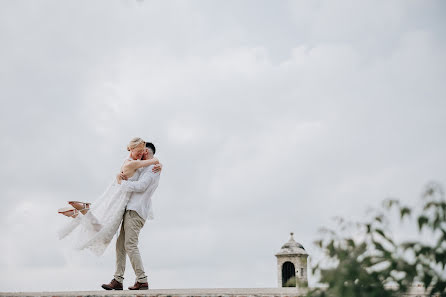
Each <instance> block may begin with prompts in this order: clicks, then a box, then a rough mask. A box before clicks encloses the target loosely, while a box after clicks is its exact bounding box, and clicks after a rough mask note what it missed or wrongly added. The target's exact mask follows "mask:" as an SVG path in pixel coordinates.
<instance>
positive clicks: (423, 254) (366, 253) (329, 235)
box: [307, 183, 446, 297]
mask: <svg viewBox="0 0 446 297" xmlns="http://www.w3.org/2000/svg"><path fill="white" fill-rule="evenodd" d="M395 213H397V215H398V220H399V221H401V222H402V223H405V225H407V224H408V226H409V227H410V226H415V227H414V228H416V229H417V230H415V232H416V233H417V234H418V235H419V236H418V237H417V240H411V241H402V242H397V240H396V239H395V237H394V236H392V233H391V231H390V230H389V222H390V221H391V219H392V218H394V216H395ZM337 226H338V229H337V231H335V230H333V229H325V230H323V231H324V233H325V234H326V236H324V239H321V240H318V241H316V245H317V246H318V247H319V248H320V249H321V251H322V252H323V254H324V257H325V259H324V260H321V261H320V262H319V263H318V264H317V265H316V266H315V267H314V268H313V274H315V275H317V276H319V283H320V284H321V285H322V287H318V288H314V289H312V290H309V291H308V295H307V296H309V297H310V296H311V297H391V296H401V295H404V293H406V292H407V291H408V290H409V289H410V287H411V286H412V285H414V284H415V283H420V284H423V285H424V287H425V288H427V293H428V294H429V296H441V297H446V275H445V274H446V273H445V271H446V270H445V268H446V201H445V198H444V192H443V190H442V188H441V186H440V185H439V184H436V183H431V184H429V185H428V186H427V187H426V189H425V191H424V193H423V195H422V199H421V203H420V205H419V206H417V207H409V206H406V205H402V203H401V202H400V201H399V200H392V199H388V200H385V201H383V204H382V207H381V208H380V209H378V210H375V212H374V213H373V216H372V217H371V218H370V219H368V220H366V222H362V223H354V224H353V223H347V222H345V221H344V220H342V219H338V225H337ZM345 230H354V233H353V235H352V233H350V235H341V234H343V233H345ZM426 238H428V240H426ZM423 239H424V240H423Z"/></svg>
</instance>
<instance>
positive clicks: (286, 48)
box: [0, 0, 446, 291]
mask: <svg viewBox="0 0 446 297" xmlns="http://www.w3.org/2000/svg"><path fill="white" fill-rule="evenodd" d="M445 14H446V2H444V1H441V0H439V1H429V0H428V1H407V0H401V1H388V0H382V1H375V0H373V1H354V0H350V1H348V0H346V1H330V0H327V1H259V0H255V1H254V0H253V1H228V0H225V1H204V0H203V1H149V0H145V1H142V0H140V1H137V0H103V1H56V0H54V1H44V0H40V1H19V0H18V1H1V2H0V40H1V46H0V65H1V67H0V98H1V109H0V122H1V126H0V129H1V138H0V156H1V157H0V164H1V172H0V174H1V179H0V180H1V181H0V185H1V187H0V191H1V194H0V195H1V203H2V215H1V216H0V233H1V234H2V236H1V245H0V246H1V253H0V267H1V270H2V273H1V278H0V291H39V290H40V291H41V290H45V291H53V290H96V289H100V284H102V283H106V282H109V281H110V280H111V279H112V276H113V273H114V268H115V266H114V265H115V255H114V243H115V240H113V241H112V244H111V245H110V246H109V248H108V249H107V251H106V252H105V254H104V255H103V256H102V257H99V258H98V257H96V256H94V255H92V254H90V253H89V252H88V251H83V252H76V251H72V250H71V249H70V245H69V244H68V243H66V242H64V241H59V240H58V239H57V235H56V231H57V229H58V227H60V226H61V225H62V224H64V223H65V222H66V221H67V220H68V218H66V217H63V216H61V215H58V214H57V212H56V211H57V209H58V208H60V207H63V206H65V205H66V201H68V200H81V201H84V200H86V201H94V200H95V199H96V198H97V197H98V196H99V195H100V194H101V193H102V191H103V190H105V188H106V186H107V185H108V184H109V182H110V181H111V180H112V179H113V177H114V175H115V173H116V172H117V171H118V170H119V168H120V166H121V164H122V161H123V159H124V158H125V157H126V156H127V151H126V145H127V143H128V141H129V140H130V139H131V138H132V137H135V136H139V137H142V138H144V139H145V140H147V141H152V142H154V143H155V145H156V146H157V149H158V151H157V155H158V157H159V158H160V160H161V162H162V163H163V164H164V169H163V172H162V174H161V180H160V185H159V187H158V190H157V191H156V193H155V195H154V197H153V204H154V213H155V220H153V221H147V222H146V224H145V226H144V228H143V229H142V231H141V235H140V251H141V253H142V257H143V261H144V265H145V270H146V273H147V275H148V277H149V283H150V285H151V287H152V288H194V287H276V286H277V277H276V275H277V271H276V258H275V256H274V254H275V253H276V252H278V251H279V249H280V247H281V246H282V244H283V243H284V242H286V241H287V240H288V238H289V232H294V233H295V236H294V237H295V239H296V241H298V242H300V243H301V244H303V246H304V247H305V248H306V250H307V251H308V253H309V254H310V257H312V259H311V261H315V260H316V259H317V256H315V255H317V250H316V248H315V246H314V245H313V241H314V240H316V239H318V238H319V237H320V234H318V229H319V228H320V227H322V226H333V222H332V220H331V218H332V217H334V216H338V215H339V216H344V217H345V218H347V219H350V220H356V219H361V217H362V216H363V215H364V214H365V212H366V210H367V208H369V207H377V206H379V203H380V201H381V200H383V199H385V198H388V197H397V198H400V199H401V200H403V201H404V202H406V203H415V202H416V201H417V200H418V199H419V196H420V193H421V191H422V189H423V187H424V185H425V184H426V183H427V182H429V181H431V180H435V181H438V182H440V183H442V184H443V185H445V184H446V157H445V155H446V154H445V152H446V137H445V132H446V131H445V130H446V129H445V128H446V100H445V99H446V84H445V78H446V18H445ZM315 258H316V259H315ZM125 277H126V279H125V281H124V286H126V287H127V286H129V285H132V284H133V282H134V272H133V270H132V268H131V266H130V263H128V264H127V271H126V275H125ZM313 281H314V280H310V283H312V282H313Z"/></svg>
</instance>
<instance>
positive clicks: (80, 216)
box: [58, 137, 162, 290]
mask: <svg viewBox="0 0 446 297" xmlns="http://www.w3.org/2000/svg"><path fill="white" fill-rule="evenodd" d="M127 150H128V151H129V152H130V155H129V156H128V158H126V159H125V160H124V163H123V165H122V167H121V171H120V172H119V173H118V174H117V176H116V180H113V182H112V183H111V184H110V185H109V186H108V187H107V189H106V190H105V192H104V194H102V196H100V197H99V199H97V200H96V201H94V202H93V203H89V202H81V201H68V203H69V204H70V206H68V207H64V208H61V209H59V211H58V212H59V213H61V214H63V215H65V216H67V217H71V218H73V219H72V220H71V221H70V222H69V223H68V224H67V225H65V226H64V227H63V228H62V229H60V230H59V238H60V239H62V238H66V237H68V238H72V239H73V242H74V244H75V247H76V249H78V250H82V249H89V250H91V251H92V252H93V253H95V254H96V255H98V256H100V255H102V254H103V253H104V251H105V249H106V248H107V246H108V245H109V243H110V241H111V240H112V238H113V236H114V235H115V234H116V233H117V231H118V229H119V225H120V224H121V230H120V232H119V236H118V239H117V241H116V272H115V275H114V278H113V279H112V281H111V282H110V283H109V284H103V285H102V288H104V289H106V290H122V289H123V285H122V283H123V280H124V270H125V264H126V255H128V256H129V259H130V262H131V264H132V267H133V270H134V271H135V274H136V281H135V284H134V285H133V286H132V287H129V289H130V290H147V289H148V288H149V285H148V282H147V276H146V275H145V273H144V267H143V263H142V259H141V255H140V253H139V249H138V237H139V232H140V231H141V229H142V227H143V226H144V223H145V221H146V220H147V219H153V211H152V199H151V197H152V195H153V193H154V192H155V190H156V188H157V187H158V183H159V178H160V172H161V169H162V165H161V164H160V163H159V161H158V159H157V158H155V157H154V156H153V155H154V154H155V150H156V149H155V146H154V145H153V144H152V143H150V142H147V143H146V142H145V141H144V140H142V139H141V138H139V137H136V138H133V139H132V140H131V141H130V143H129V144H128V146H127ZM121 222H122V223H121Z"/></svg>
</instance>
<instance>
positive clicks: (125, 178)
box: [120, 171, 128, 180]
mask: <svg viewBox="0 0 446 297" xmlns="http://www.w3.org/2000/svg"><path fill="white" fill-rule="evenodd" d="M120 175H121V179H122V180H127V179H128V177H127V176H126V175H125V174H124V172H122V171H121V173H120Z"/></svg>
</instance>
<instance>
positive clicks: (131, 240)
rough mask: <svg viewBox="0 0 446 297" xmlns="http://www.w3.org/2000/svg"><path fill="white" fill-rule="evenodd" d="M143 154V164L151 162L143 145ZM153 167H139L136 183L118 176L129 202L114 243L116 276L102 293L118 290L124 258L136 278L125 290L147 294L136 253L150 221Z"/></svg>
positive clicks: (151, 148)
mask: <svg viewBox="0 0 446 297" xmlns="http://www.w3.org/2000/svg"><path fill="white" fill-rule="evenodd" d="M142 148H143V149H144V153H143V160H147V159H151V158H153V155H154V154H155V151H156V149H155V146H154V145H153V144H152V143H150V142H147V143H146V145H145V148H144V147H142ZM153 167H154V165H151V166H147V167H143V168H141V169H139V170H141V173H140V176H139V179H138V180H137V181H128V180H127V177H126V176H124V175H123V174H122V173H120V174H118V176H117V180H118V183H119V184H121V187H122V188H123V190H124V191H128V192H132V194H131V196H130V200H129V202H128V204H127V207H126V210H125V212H124V216H123V220H122V224H121V231H120V232H119V236H118V239H117V241H116V272H115V275H114V278H113V279H112V281H111V282H110V283H109V284H103V285H102V288H104V289H106V290H122V289H123V286H122V282H123V280H124V270H125V263H126V254H127V255H128V256H129V259H130V263H131V264H132V267H133V270H134V271H135V274H136V282H135V284H134V285H133V286H132V287H129V290H147V289H149V284H148V283H147V276H146V275H145V273H144V267H143V264H142V259H141V255H140V253H139V249H138V237H139V232H140V231H141V229H142V227H143V226H144V223H145V221H146V220H147V219H153V211H152V199H151V197H152V195H153V193H154V192H155V190H156V188H157V187H158V183H159V179H160V173H159V172H156V173H154V172H152V168H153Z"/></svg>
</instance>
